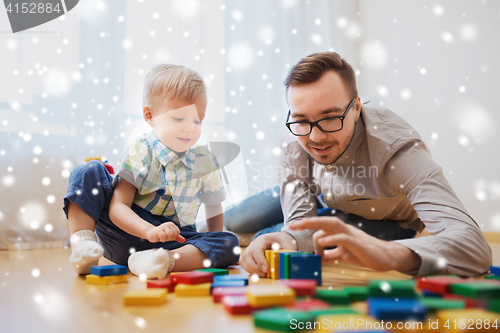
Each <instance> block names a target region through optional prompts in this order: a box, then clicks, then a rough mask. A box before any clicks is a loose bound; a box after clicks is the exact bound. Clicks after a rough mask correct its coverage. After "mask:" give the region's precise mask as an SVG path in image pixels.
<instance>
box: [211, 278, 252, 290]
mask: <svg viewBox="0 0 500 333" xmlns="http://www.w3.org/2000/svg"><path fill="white" fill-rule="evenodd" d="M246 285H248V280H235V281H214V282H213V283H212V289H213V288H217V287H244V286H246Z"/></svg>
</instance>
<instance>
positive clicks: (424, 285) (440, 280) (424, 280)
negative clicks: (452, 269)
mask: <svg viewBox="0 0 500 333" xmlns="http://www.w3.org/2000/svg"><path fill="white" fill-rule="evenodd" d="M462 281H463V280H462V279H458V278H454V277H449V276H432V277H421V278H418V279H417V288H418V289H420V290H422V291H426V292H431V293H434V294H439V295H444V294H449V293H450V290H451V288H450V287H451V285H452V284H454V283H460V282H462Z"/></svg>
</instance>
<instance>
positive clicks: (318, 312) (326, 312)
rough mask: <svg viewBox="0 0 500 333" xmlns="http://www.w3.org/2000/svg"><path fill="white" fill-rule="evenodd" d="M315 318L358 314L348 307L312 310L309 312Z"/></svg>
mask: <svg viewBox="0 0 500 333" xmlns="http://www.w3.org/2000/svg"><path fill="white" fill-rule="evenodd" d="M309 313H310V314H313V315H314V316H316V317H319V316H324V315H342V314H359V312H358V311H356V310H354V309H352V308H350V307H348V306H337V307H332V308H328V309H314V310H310V311H309Z"/></svg>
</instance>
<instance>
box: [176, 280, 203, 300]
mask: <svg viewBox="0 0 500 333" xmlns="http://www.w3.org/2000/svg"><path fill="white" fill-rule="evenodd" d="M211 285H212V284H211V283H210V282H207V283H201V284H184V283H179V284H178V285H176V286H175V288H174V291H175V296H177V297H181V296H210V287H211Z"/></svg>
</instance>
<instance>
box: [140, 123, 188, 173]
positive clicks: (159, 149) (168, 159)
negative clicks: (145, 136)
mask: <svg viewBox="0 0 500 333" xmlns="http://www.w3.org/2000/svg"><path fill="white" fill-rule="evenodd" d="M149 138H150V139H151V141H152V142H153V152H154V157H156V159H158V161H160V163H161V164H162V165H163V166H167V164H168V163H175V164H176V162H177V161H181V162H182V163H184V165H185V166H186V167H188V168H189V169H191V170H192V169H193V168H194V159H195V155H196V152H195V149H193V147H190V148H189V149H188V150H187V151H186V152H185V153H184V155H182V157H180V158H179V156H178V155H177V153H176V152H174V151H173V150H172V149H170V148H168V147H167V146H165V145H164V144H163V143H161V141H160V140H158V138H157V137H156V135H155V134H154V132H153V131H151V132H150V133H149Z"/></svg>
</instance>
